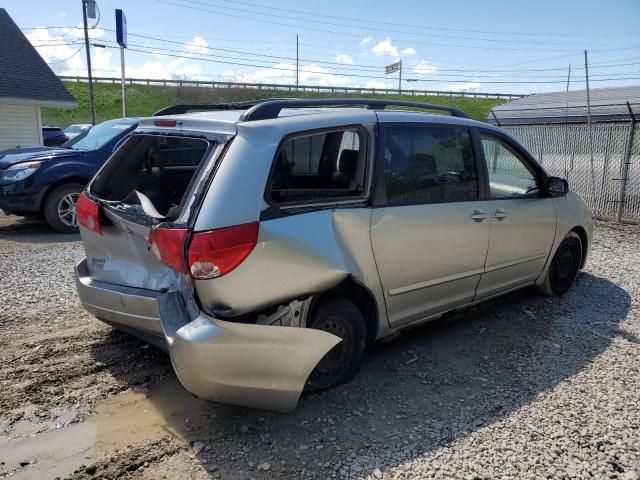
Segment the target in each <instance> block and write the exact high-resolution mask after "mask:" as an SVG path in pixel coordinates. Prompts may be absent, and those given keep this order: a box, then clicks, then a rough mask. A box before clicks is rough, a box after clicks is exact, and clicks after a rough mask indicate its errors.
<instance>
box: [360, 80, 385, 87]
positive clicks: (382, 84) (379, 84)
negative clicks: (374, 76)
mask: <svg viewBox="0 0 640 480" xmlns="http://www.w3.org/2000/svg"><path fill="white" fill-rule="evenodd" d="M364 87H365V88H382V89H384V88H392V87H390V86H389V84H388V83H387V82H383V81H382V80H367V83H365V84H364Z"/></svg>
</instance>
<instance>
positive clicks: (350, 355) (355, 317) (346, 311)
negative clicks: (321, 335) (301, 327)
mask: <svg viewBox="0 0 640 480" xmlns="http://www.w3.org/2000/svg"><path fill="white" fill-rule="evenodd" d="M308 327H309V328H315V329H317V330H323V331H325V332H328V333H331V334H333V335H336V336H337V337H340V338H341V339H342V341H341V342H340V343H338V344H337V345H336V346H335V347H333V348H332V349H331V350H330V351H329V352H328V353H327V354H326V355H325V356H324V357H323V358H322V360H320V362H319V363H318V365H316V368H315V369H314V370H313V372H311V375H309V379H308V380H307V385H306V389H307V390H308V391H320V390H327V389H329V388H333V387H335V386H337V385H340V384H342V383H346V382H348V381H350V380H352V379H353V377H355V376H356V374H357V373H358V370H359V369H360V362H361V361H362V356H363V355H364V350H365V345H366V338H367V331H366V327H365V323H364V318H363V317H362V313H360V310H359V309H358V307H356V306H355V305H354V304H353V303H352V302H351V301H350V300H347V299H346V298H343V297H332V298H328V299H325V300H323V301H322V303H320V304H319V305H318V307H317V308H316V309H315V312H314V313H313V315H312V317H311V319H310V322H309V324H308Z"/></svg>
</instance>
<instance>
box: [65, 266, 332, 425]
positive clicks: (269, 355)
mask: <svg viewBox="0 0 640 480" xmlns="http://www.w3.org/2000/svg"><path fill="white" fill-rule="evenodd" d="M76 284H77V285H78V294H79V296H80V300H81V301H82V303H83V305H84V306H85V308H86V309H87V310H88V311H90V312H91V313H93V314H94V315H96V316H97V317H98V318H99V319H101V320H103V321H106V322H107V323H109V324H112V325H114V326H116V327H117V328H121V329H122V330H125V331H127V332H129V333H132V334H133V335H137V336H139V337H141V338H143V339H145V340H147V341H150V340H149V339H148V338H147V337H148V336H149V334H151V335H153V336H154V337H155V338H156V339H157V340H161V341H162V340H164V348H165V349H166V350H168V352H169V354H170V356H171V362H172V364H173V368H174V370H175V372H176V374H177V376H178V378H179V380H180V382H181V383H182V385H183V386H184V387H185V388H186V389H187V390H188V391H189V392H191V393H193V394H194V395H197V396H199V397H202V398H205V399H208V400H212V401H216V402H220V403H227V404H232V405H241V406H245V407H253V408H261V409H266V410H274V411H279V412H287V411H291V410H293V409H294V408H295V406H296V404H297V402H298V399H299V398H300V394H301V393H302V389H303V388H304V385H305V383H306V381H307V378H308V377H309V375H310V374H311V371H312V370H313V369H314V367H315V366H316V365H317V363H318V362H319V361H320V360H321V359H322V357H324V355H325V354H326V353H327V352H328V351H329V350H331V349H332V348H333V347H334V346H335V345H336V344H337V343H338V342H340V338H338V337H337V336H335V335H332V334H330V333H327V332H323V331H320V330H313V329H307V328H297V327H281V326H272V325H255V324H242V323H235V322H226V321H222V320H218V319H215V318H212V317H210V316H208V315H206V314H204V313H202V312H199V311H195V310H194V309H193V308H192V307H193V305H195V302H193V298H192V297H191V292H190V291H187V290H186V289H185V288H182V289H181V290H179V291H178V290H176V291H170V292H167V293H161V292H153V291H149V290H143V289H137V288H130V287H123V286H119V285H111V284H105V283H100V282H94V281H92V280H91V279H90V277H89V276H88V273H87V269H86V263H85V260H83V261H81V262H80V263H79V264H78V265H77V267H76ZM154 305H155V307H154ZM154 308H155V310H154ZM190 311H191V312H193V313H192V314H191V315H190V314H189V313H188V312H190ZM154 314H155V315H154ZM141 317H144V318H143V319H142V320H141ZM151 342H152V343H156V342H155V341H151Z"/></svg>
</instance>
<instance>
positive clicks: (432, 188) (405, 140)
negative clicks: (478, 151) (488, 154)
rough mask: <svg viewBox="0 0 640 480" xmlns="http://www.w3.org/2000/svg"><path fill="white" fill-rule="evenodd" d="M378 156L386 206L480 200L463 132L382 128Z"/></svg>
mask: <svg viewBox="0 0 640 480" xmlns="http://www.w3.org/2000/svg"><path fill="white" fill-rule="evenodd" d="M380 153H381V156H382V160H383V162H384V182H385V187H386V193H387V201H388V203H389V204H403V203H439V202H459V201H467V200H476V199H477V198H478V175H477V168H476V162H475V159H474V156H473V148H472V145H471V136H470V134H469V131H468V130H467V129H466V128H460V127H450V126H440V125H386V126H384V127H383V128H382V139H381V152H380Z"/></svg>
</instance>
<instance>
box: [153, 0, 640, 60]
mask: <svg viewBox="0 0 640 480" xmlns="http://www.w3.org/2000/svg"><path fill="white" fill-rule="evenodd" d="M156 1H157V2H160V3H164V4H167V5H173V6H176V7H180V8H188V9H191V10H197V11H202V12H207V13H213V14H215V15H218V16H219V15H223V16H227V17H232V18H240V19H242V20H249V21H253V22H259V23H269V24H273V25H279V26H284V27H289V28H295V29H297V30H299V29H300V28H304V29H305V30H311V31H316V32H322V33H331V34H333V35H342V36H349V37H358V38H360V37H361V36H362V34H356V33H349V32H343V31H336V30H326V29H321V28H314V27H311V26H309V25H304V27H301V26H300V25H292V24H290V23H283V22H278V21H274V20H267V19H263V18H253V17H247V16H243V15H237V14H232V13H224V12H221V11H220V10H210V9H207V8H203V7H197V6H193V3H201V2H196V1H195V0H180V1H182V2H183V3H175V2H173V1H169V0H156ZM189 2H190V3H189ZM206 5H211V4H206ZM222 8H227V9H231V8H230V7H222ZM232 10H236V11H241V12H246V10H242V9H232ZM249 13H253V14H255V12H251V11H249ZM263 15H264V14H263ZM271 16H274V15H271ZM299 20H300V19H299ZM315 23H328V22H322V21H318V20H316V21H315ZM339 26H341V27H345V25H339ZM352 28H357V27H352ZM415 35H419V34H417V33H416V34H415ZM397 41H400V42H405V43H411V44H414V45H428V46H442V47H448V48H473V49H484V50H508V51H543V49H540V48H509V47H487V46H479V45H453V44H443V43H434V42H428V43H427V42H418V41H415V40H405V39H398V40H397ZM628 48H637V46H634V47H628ZM623 49H626V48H622V49H621V50H623ZM546 51H554V52H557V51H562V50H559V49H553V50H546ZM564 51H570V50H566V49H565V50H564Z"/></svg>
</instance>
